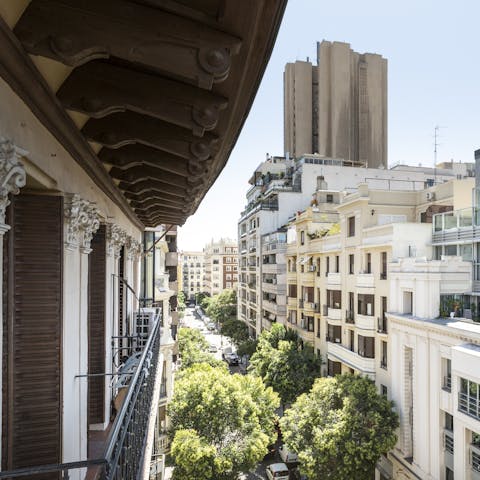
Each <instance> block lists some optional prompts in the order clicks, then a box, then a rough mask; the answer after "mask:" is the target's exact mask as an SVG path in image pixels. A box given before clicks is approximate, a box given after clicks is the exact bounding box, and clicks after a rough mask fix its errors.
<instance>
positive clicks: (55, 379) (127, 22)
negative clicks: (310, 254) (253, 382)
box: [0, 0, 286, 480]
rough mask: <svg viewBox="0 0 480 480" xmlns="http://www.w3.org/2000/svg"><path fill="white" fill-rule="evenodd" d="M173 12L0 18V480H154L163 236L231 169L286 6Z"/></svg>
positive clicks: (12, 13)
mask: <svg viewBox="0 0 480 480" xmlns="http://www.w3.org/2000/svg"><path fill="white" fill-rule="evenodd" d="M147 3H149V5H147ZM167 3H168V4H167ZM167 3H166V2H161V4H155V5H154V3H152V2H133V1H128V0H119V1H115V2H113V1H109V0H108V1H102V2H92V1H87V2H71V1H48V2H45V1H39V0H31V1H30V0H26V1H21V2H19V1H16V0H4V1H2V2H0V36H1V45H2V48H1V49H0V65H1V68H0V102H1V105H2V115H1V116H0V177H1V185H2V189H1V191H0V207H1V208H0V238H1V242H2V248H1V249H0V252H1V254H2V261H1V263H2V295H1V296H0V298H1V299H2V300H1V302H2V308H1V309H0V311H1V312H2V328H1V341H2V345H3V347H2V354H1V356H0V360H1V362H2V366H1V372H2V375H1V384H2V392H3V393H4V394H3V396H2V400H1V402H0V409H1V412H2V415H1V417H0V422H1V427H0V428H1V436H0V443H1V445H0V449H1V454H2V455H1V470H2V476H4V477H6V478H15V477H22V478H31V477H33V476H35V477H37V476H38V478H40V477H41V478H45V479H58V478H60V477H64V478H67V477H68V478H70V479H78V480H82V479H85V478H102V479H122V480H133V479H146V478H149V477H150V475H151V474H152V476H154V478H156V479H159V480H160V479H161V478H162V469H163V466H162V465H163V463H164V462H163V455H164V450H165V448H166V444H165V441H166V436H165V434H164V431H165V428H166V423H165V422H167V421H168V420H167V419H166V418H165V403H166V402H167V401H168V395H169V392H171V365H172V362H173V360H174V355H175V344H174V337H175V322H176V321H177V319H176V302H177V299H176V295H175V290H176V288H177V277H176V270H177V260H176V256H177V252H176V232H175V228H174V227H175V225H181V224H183V223H184V222H185V220H186V219H187V218H188V217H189V215H190V214H192V213H193V212H195V211H196V209H197V208H198V205H199V203H200V202H201V200H202V199H203V197H204V195H205V194H206V192H207V191H208V189H209V187H210V186H211V185H212V183H213V182H214V180H215V179H216V177H217V176H218V174H219V172H220V171H221V170H222V169H223V167H224V166H225V164H226V162H227V160H228V157H229V154H230V151H231V148H232V146H233V144H234V143H235V142H234V141H235V139H236V138H238V135H239V133H240V129H241V126H242V125H243V123H244V122H245V118H246V115H247V112H248V111H249V110H250V107H251V103H252V101H253V98H254V96H255V94H256V91H257V88H258V84H259V82H260V80H261V77H262V75H263V71H264V69H265V67H266V64H267V61H268V57H269V55H270V52H271V49H272V47H273V44H274V40H275V36H276V33H277V31H278V28H279V23H280V20H281V17H282V14H283V10H284V8H285V3H286V2H284V1H278V2H266V3H265V2H262V3H258V2H250V3H249V4H248V5H247V4H245V3H243V2H240V3H239V2H227V3H222V4H221V5H220V4H219V3H218V2H217V3H215V2H214V3H213V4H210V5H209V6H208V8H204V5H203V4H194V5H190V6H189V7H188V8H185V7H184V6H182V5H180V4H179V3H178V2H167ZM220 112H221V113H220ZM160 225H163V226H164V228H163V230H162V232H159V233H158V234H157V233H155V232H150V231H146V229H147V228H153V229H158V227H159V226H160ZM162 236H163V237H162ZM167 275H168V276H167ZM39 472H40V473H39Z"/></svg>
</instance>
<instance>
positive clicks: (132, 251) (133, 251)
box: [126, 235, 143, 261]
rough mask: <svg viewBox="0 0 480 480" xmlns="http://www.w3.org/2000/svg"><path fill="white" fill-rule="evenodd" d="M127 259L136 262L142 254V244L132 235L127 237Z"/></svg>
mask: <svg viewBox="0 0 480 480" xmlns="http://www.w3.org/2000/svg"><path fill="white" fill-rule="evenodd" d="M126 247H127V257H128V259H129V260H132V261H135V260H136V259H137V258H138V257H139V256H140V255H141V254H142V250H143V247H142V244H141V243H140V242H139V241H137V240H135V239H134V238H133V237H131V236H130V235H129V236H127V243H126Z"/></svg>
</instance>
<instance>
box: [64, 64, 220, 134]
mask: <svg viewBox="0 0 480 480" xmlns="http://www.w3.org/2000/svg"><path fill="white" fill-rule="evenodd" d="M57 96H58V98H59V99H60V100H61V101H62V103H63V105H64V106H65V107H66V108H69V109H71V110H76V111H79V112H82V113H85V114H86V115H88V116H90V117H94V118H100V117H104V116H105V115H109V114H111V113H114V112H124V111H125V110H130V111H133V112H138V113H142V114H144V115H150V116H152V117H155V118H159V119H160V120H164V121H166V122H169V123H173V124H175V125H178V126H180V127H184V128H187V129H189V130H191V131H192V132H193V134H194V135H196V136H199V137H201V136H203V134H204V133H205V131H206V130H213V129H214V128H215V127H216V126H217V122H218V118H219V113H220V110H223V109H225V108H226V107H227V100H226V99H225V98H223V97H221V96H218V95H214V94H213V93H210V92H207V91H205V90H202V89H200V88H196V87H193V86H191V85H187V84H185V83H181V82H177V81H175V80H168V79H166V78H164V77H159V76H158V75H152V74H148V73H142V72H139V71H135V70H132V69H129V68H125V67H122V66H117V65H113V64H111V63H108V62H100V61H95V62H90V63H87V64H86V65H83V66H81V67H79V68H76V69H75V70H73V72H72V73H71V74H70V76H69V77H68V78H67V80H66V81H65V82H64V83H63V85H62V86H61V88H60V90H59V91H58V92H57Z"/></svg>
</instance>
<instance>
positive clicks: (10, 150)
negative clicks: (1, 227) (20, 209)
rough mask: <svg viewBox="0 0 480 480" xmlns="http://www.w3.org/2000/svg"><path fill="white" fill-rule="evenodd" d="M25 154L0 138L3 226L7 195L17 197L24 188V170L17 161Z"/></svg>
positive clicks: (1, 221)
mask: <svg viewBox="0 0 480 480" xmlns="http://www.w3.org/2000/svg"><path fill="white" fill-rule="evenodd" d="M25 153H26V152H24V151H23V150H21V149H19V148H18V147H16V146H15V145H14V144H13V143H12V142H11V141H9V140H5V139H1V138H0V224H5V211H6V209H7V207H8V205H9V204H10V200H9V198H8V196H9V194H12V195H17V194H18V193H19V192H20V188H22V187H24V186H25V183H26V174H25V169H24V167H23V165H22V164H21V163H20V162H19V160H18V159H19V157H20V156H22V155H25Z"/></svg>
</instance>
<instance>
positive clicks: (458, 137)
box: [178, 0, 480, 250]
mask: <svg viewBox="0 0 480 480" xmlns="http://www.w3.org/2000/svg"><path fill="white" fill-rule="evenodd" d="M479 19H480V1H478V0H456V1H453V0H436V1H433V0H416V1H415V0H402V1H393V0H363V1H361V2H360V1H358V0H334V1H332V0H329V1H324V0H290V1H289V3H288V6H287V9H286V12H285V15H284V18H283V22H282V26H281V27H280V31H279V34H278V37H277V42H276V44H275V47H274V50H273V53H272V56H271V59H270V62H269V64H268V67H267V69H266V72H265V76H264V77H263V81H262V84H261V86H260V89H259V90H258V93H257V97H256V99H255V102H254V104H253V107H252V110H251V111H250V115H249V117H248V119H247V121H246V123H245V125H244V128H243V130H242V133H241V135H240V138H239V140H238V142H237V144H236V146H235V148H234V150H233V152H232V155H231V156H230V159H229V161H228V163H227V166H226V167H225V169H224V170H223V172H222V173H221V175H220V177H219V178H218V179H217V182H216V183H215V184H214V185H213V187H212V188H211V189H210V191H209V192H208V193H207V195H206V197H205V198H204V200H203V202H202V204H201V205H200V207H199V208H198V210H197V212H196V213H195V214H194V215H193V216H191V217H190V218H189V219H188V220H187V222H186V224H185V226H184V227H182V228H181V229H180V233H179V239H178V240H179V242H178V243H179V248H180V249H183V250H201V249H202V248H203V246H204V245H205V243H207V242H208V241H210V240H211V239H212V238H220V237H222V236H223V237H225V236H228V237H233V238H235V237H236V235H237V221H238V218H239V216H240V212H241V211H242V210H243V208H244V206H245V203H246V200H245V193H246V191H247V190H248V183H247V182H248V179H249V177H250V175H251V173H252V171H253V170H254V169H255V168H256V166H257V165H258V164H259V163H260V162H262V161H263V160H264V159H265V153H266V152H268V153H270V154H273V155H283V69H284V66H285V63H287V62H291V61H295V60H297V59H298V60H304V59H305V58H306V57H307V56H308V57H310V59H311V60H315V59H316V42H317V41H321V40H323V39H325V40H330V41H343V42H348V43H350V45H351V47H352V48H353V49H354V50H355V51H357V52H362V53H363V52H373V53H379V54H381V55H383V56H384V57H385V58H387V59H388V146H389V148H388V160H389V164H393V163H396V162H398V161H401V162H404V163H408V164H411V165H417V164H418V163H422V164H423V165H430V166H431V165H433V132H434V127H435V125H439V126H441V127H444V128H442V129H441V130H440V138H439V143H440V146H439V150H438V161H444V160H450V159H452V158H453V159H454V160H457V161H459V160H461V161H473V151H474V150H475V149H477V148H480V128H479V123H480V37H479V28H478V22H479Z"/></svg>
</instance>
